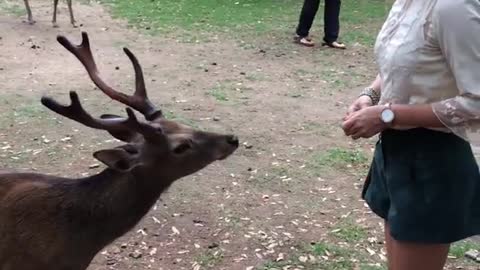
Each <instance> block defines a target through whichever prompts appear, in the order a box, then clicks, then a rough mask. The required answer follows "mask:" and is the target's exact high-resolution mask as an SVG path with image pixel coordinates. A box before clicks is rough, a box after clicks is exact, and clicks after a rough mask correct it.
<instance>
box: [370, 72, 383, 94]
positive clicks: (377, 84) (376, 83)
mask: <svg viewBox="0 0 480 270" xmlns="http://www.w3.org/2000/svg"><path fill="white" fill-rule="evenodd" d="M370 87H371V88H372V89H373V90H375V92H377V93H379V94H380V93H381V92H382V78H381V77H380V74H377V77H376V78H375V80H373V82H372V84H370Z"/></svg>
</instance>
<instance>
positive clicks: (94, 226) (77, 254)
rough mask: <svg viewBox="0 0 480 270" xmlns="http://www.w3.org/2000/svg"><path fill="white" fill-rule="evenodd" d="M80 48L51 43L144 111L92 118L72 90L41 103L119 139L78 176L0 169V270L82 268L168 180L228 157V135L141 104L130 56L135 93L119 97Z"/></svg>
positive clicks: (231, 139) (139, 78)
mask: <svg viewBox="0 0 480 270" xmlns="http://www.w3.org/2000/svg"><path fill="white" fill-rule="evenodd" d="M82 37H83V41H82V44H81V45H80V46H74V45H72V44H71V43H70V42H69V41H68V40H67V39H66V38H64V37H59V38H58V40H59V42H60V43H61V44H62V45H63V46H64V47H65V48H67V49H68V50H69V51H71V52H72V53H73V54H74V55H75V56H76V57H77V58H78V59H79V60H80V61H81V62H82V64H83V65H84V66H85V68H86V69H87V72H88V73H89V75H90V77H91V78H92V80H93V81H94V82H95V84H96V85H97V86H98V87H99V88H100V89H101V90H102V91H103V92H105V93H106V94H107V95H109V96H110V97H112V98H113V99H116V100H118V101H120V102H122V103H124V104H126V105H128V106H130V107H133V108H134V109H136V110H137V111H140V112H141V113H142V114H144V116H145V118H146V119H147V120H148V121H147V122H144V121H140V120H138V119H137V118H136V116H135V114H134V112H133V110H132V109H130V108H127V115H128V117H127V118H125V117H120V116H116V115H103V116H102V117H101V119H96V118H93V117H92V116H91V115H90V114H88V113H87V112H86V111H85V110H84V109H83V107H82V105H81V103H80V100H79V98H78V96H77V94H76V93H75V92H71V93H70V99H71V105H69V106H63V105H60V104H59V103H57V102H56V101H55V100H53V99H51V98H47V97H44V98H42V103H43V105H45V106H46V107H48V108H49V109H51V110H53V111H54V112H57V113H59V114H61V115H63V116H66V117H68V118H70V119H72V120H75V121H77V122H80V123H82V124H84V125H86V126H89V127H92V128H96V129H102V130H105V131H107V132H109V133H110V134H111V135H112V136H114V137H115V138H117V139H119V140H121V141H124V142H126V143H127V144H125V145H121V146H118V147H115V148H112V149H104V150H99V151H96V152H95V153H94V154H93V155H94V157H95V158H96V159H98V160H99V161H101V162H103V163H104V164H105V165H107V168H106V169H105V170H103V171H102V172H100V173H98V174H96V175H93V176H90V177H86V178H79V179H72V178H63V177H57V176H52V175H46V174H36V173H17V172H4V171H0V270H67V269H68V270H84V269H86V268H87V267H88V265H89V264H90V262H91V260H92V259H93V258H94V257H95V255H96V254H97V253H98V252H99V251H100V250H101V249H103V248H104V247H105V246H106V245H108V244H109V243H111V242H113V241H114V240H115V239H117V238H118V237H120V236H122V235H124V234H125V233H127V232H128V231H129V230H130V229H132V228H133V227H134V226H135V225H136V224H137V223H138V222H139V221H140V220H141V219H142V218H143V217H144V216H145V214H147V212H148V211H149V210H150V208H151V207H152V206H153V204H154V203H155V202H156V201H157V200H158V198H159V196H160V195H161V194H162V192H164V191H165V190H166V189H167V188H168V187H169V186H170V185H171V184H172V183H173V182H174V181H176V180H178V179H180V178H183V177H185V176H187V175H190V174H192V173H195V172H197V171H199V170H201V169H203V168H205V167H206V166H208V165H209V164H211V163H212V162H214V161H217V160H222V159H225V158H227V157H228V156H229V155H231V154H232V153H233V152H234V151H235V150H236V149H237V148H238V145H239V142H238V139H237V138H236V137H235V136H233V135H223V134H217V133H211V132H204V131H198V130H193V129H192V128H190V127H187V126H184V125H181V124H179V123H176V122H174V121H170V120H167V119H165V118H164V117H163V115H162V113H161V111H160V110H157V109H155V108H154V106H153V105H152V104H151V102H150V101H149V100H148V98H147V95H146V91H145V88H144V87H145V85H144V82H143V74H142V71H141V68H140V65H139V64H138V61H137V59H136V58H135V56H133V54H132V53H131V52H130V51H128V50H127V49H125V52H126V53H127V55H128V56H129V58H130V60H132V63H133V65H134V69H135V74H136V89H137V90H136V91H135V94H134V95H133V96H127V95H125V94H122V93H119V92H117V91H115V90H113V88H111V87H109V86H108V85H107V84H106V83H105V82H103V81H102V80H101V78H100V75H99V72H98V70H97V69H96V66H95V62H94V61H93V56H92V55H91V51H90V45H89V41H88V36H87V34H86V33H82Z"/></svg>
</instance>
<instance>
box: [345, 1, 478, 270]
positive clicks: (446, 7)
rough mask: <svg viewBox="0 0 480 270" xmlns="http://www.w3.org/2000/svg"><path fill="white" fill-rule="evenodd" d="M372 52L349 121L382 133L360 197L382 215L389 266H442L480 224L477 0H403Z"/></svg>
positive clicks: (352, 132)
mask: <svg viewBox="0 0 480 270" xmlns="http://www.w3.org/2000/svg"><path fill="white" fill-rule="evenodd" d="M375 56H376V60H377V63H378V67H379V74H378V76H377V78H376V80H375V81H374V82H373V83H372V85H371V86H370V87H368V88H367V89H366V90H365V91H364V92H363V93H362V94H361V95H360V97H359V98H358V99H357V100H356V101H355V102H354V103H353V104H352V105H351V106H350V108H349V109H348V112H347V114H346V116H345V118H344V122H343V130H344V132H345V134H346V135H347V136H351V137H352V138H353V139H358V138H369V137H372V136H374V135H376V134H378V133H380V140H379V141H378V142H377V145H376V149H375V153H374V158H373V162H372V165H371V168H370V172H369V174H368V177H367V181H366V183H365V187H364V192H363V194H362V197H363V198H364V199H365V200H366V202H367V203H368V205H369V206H370V208H371V209H372V211H373V212H374V213H376V214H377V215H378V216H380V217H381V218H383V219H384V220H385V238H386V248H387V254H388V256H387V257H388V265H389V269H390V270H391V269H393V270H440V269H443V267H444V265H445V261H446V258H447V254H448V250H449V246H450V244H451V243H453V242H455V241H458V240H462V239H465V238H467V237H470V236H473V235H477V234H480V173H479V168H478V166H477V163H476V161H475V159H474V156H473V154H472V150H471V147H470V144H471V143H475V142H477V141H475V140H474V139H475V134H477V135H478V133H480V132H479V131H478V130H479V128H480V1H479V0H457V1H452V0H397V1H396V2H395V3H394V4H393V6H392V9H391V11H390V14H389V16H388V18H387V20H386V22H385V23H384V25H383V27H382V29H381V31H380V33H379V35H378V37H377V41H376V44H375ZM377 102H378V104H377Z"/></svg>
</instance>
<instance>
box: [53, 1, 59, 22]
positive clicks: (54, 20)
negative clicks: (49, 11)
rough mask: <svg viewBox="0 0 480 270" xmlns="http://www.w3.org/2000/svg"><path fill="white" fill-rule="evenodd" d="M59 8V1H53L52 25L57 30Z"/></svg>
mask: <svg viewBox="0 0 480 270" xmlns="http://www.w3.org/2000/svg"><path fill="white" fill-rule="evenodd" d="M57 6H58V0H53V18H52V24H53V27H55V28H57V27H58V24H57Z"/></svg>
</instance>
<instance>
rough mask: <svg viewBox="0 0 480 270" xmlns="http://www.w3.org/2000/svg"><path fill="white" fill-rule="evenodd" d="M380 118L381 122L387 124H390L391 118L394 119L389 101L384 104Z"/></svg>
mask: <svg viewBox="0 0 480 270" xmlns="http://www.w3.org/2000/svg"><path fill="white" fill-rule="evenodd" d="M380 118H381V119H382V122H383V123H385V124H387V125H388V126H391V125H392V123H393V120H394V119H395V113H394V112H393V110H392V104H391V103H387V104H385V108H384V109H383V111H382V113H381V115H380Z"/></svg>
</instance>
